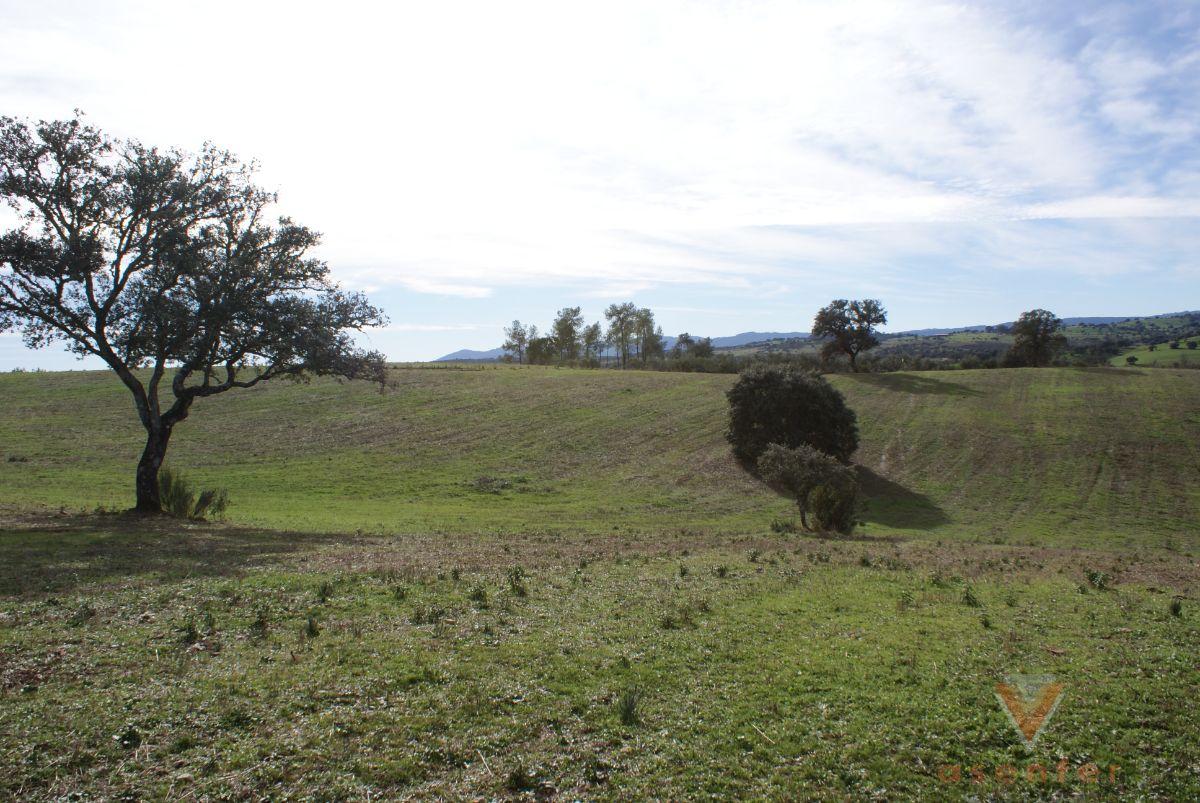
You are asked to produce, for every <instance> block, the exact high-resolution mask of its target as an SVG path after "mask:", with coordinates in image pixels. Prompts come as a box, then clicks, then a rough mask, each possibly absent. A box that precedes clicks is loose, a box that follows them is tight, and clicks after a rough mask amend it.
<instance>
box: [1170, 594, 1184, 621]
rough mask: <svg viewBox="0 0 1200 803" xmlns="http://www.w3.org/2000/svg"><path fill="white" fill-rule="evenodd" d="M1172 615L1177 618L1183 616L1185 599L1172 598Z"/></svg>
mask: <svg viewBox="0 0 1200 803" xmlns="http://www.w3.org/2000/svg"><path fill="white" fill-rule="evenodd" d="M1171 615H1172V616H1174V617H1175V618H1176V619H1181V618H1183V600H1181V599H1178V598H1176V599H1173V600H1171Z"/></svg>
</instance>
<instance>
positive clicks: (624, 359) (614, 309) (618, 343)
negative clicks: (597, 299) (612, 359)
mask: <svg viewBox="0 0 1200 803" xmlns="http://www.w3.org/2000/svg"><path fill="white" fill-rule="evenodd" d="M637 311H638V309H637V307H636V306H635V305H634V304H633V302H631V301H626V302H625V303H624V304H610V305H609V306H608V309H606V310H605V311H604V317H605V318H606V319H607V320H608V334H607V338H608V342H609V343H611V344H612V346H613V348H615V349H616V350H617V358H618V360H619V361H620V363H621V367H622V368H625V367H626V366H627V365H628V364H629V351H630V347H631V345H632V343H633V338H634V334H635V330H636V319H637Z"/></svg>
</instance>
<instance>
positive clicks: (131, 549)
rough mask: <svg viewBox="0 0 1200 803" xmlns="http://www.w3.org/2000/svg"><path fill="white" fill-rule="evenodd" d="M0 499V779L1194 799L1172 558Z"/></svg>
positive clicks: (490, 792)
mask: <svg viewBox="0 0 1200 803" xmlns="http://www.w3.org/2000/svg"><path fill="white" fill-rule="evenodd" d="M5 525H6V526H5V532H3V533H2V534H0V567H2V568H0V600H3V614H2V617H3V618H2V619H0V667H2V672H0V683H2V691H0V731H2V732H3V733H4V734H5V737H4V740H3V741H2V742H0V797H2V798H6V799H43V798H63V797H66V796H68V795H72V794H75V795H79V796H81V797H82V798H86V799H91V798H117V797H120V796H130V797H141V798H144V799H160V798H178V799H182V798H185V797H186V798H189V799H190V798H193V797H194V798H197V799H205V798H238V799H262V798H272V799H283V798H288V799H310V798H319V799H323V800H339V799H355V800H364V799H370V798H375V799H380V798H403V797H415V798H421V799H429V798H439V799H447V798H450V799H463V798H470V797H476V796H478V797H490V798H496V797H505V796H529V797H534V796H536V797H539V798H542V799H548V798H556V799H563V800H574V799H620V800H628V799H644V798H657V799H684V798H687V799H696V798H723V799H730V798H774V799H785V798H786V799H796V798H806V799H811V798H820V799H859V800H861V799H876V800H895V799H911V798H924V799H928V798H934V799H939V798H944V799H957V798H961V797H964V796H967V795H976V796H993V795H1004V796H1014V795H1015V796H1018V797H1023V798H1030V797H1038V798H1040V797H1047V798H1049V797H1062V796H1073V795H1077V794H1081V793H1083V794H1087V795H1089V796H1093V797H1100V798H1108V799H1116V798H1128V797H1142V798H1161V799H1176V800H1185V799H1195V798H1196V796H1197V794H1200V783H1198V781H1197V775H1196V767H1197V765H1198V764H1200V703H1198V701H1200V694H1198V692H1200V688H1197V687H1198V685H1200V683H1198V681H1200V648H1198V645H1200V629H1198V628H1197V626H1196V618H1195V617H1196V610H1197V609H1196V607H1195V604H1196V603H1195V602H1194V600H1195V598H1196V589H1197V585H1196V583H1197V579H1198V574H1200V568H1198V566H1197V562H1196V560H1195V558H1194V557H1192V556H1188V555H1183V554H1164V553H1125V554H1120V553H1113V552H1093V551H1085V550H1053V549H1045V548H1029V547H1011V546H981V545H974V544H957V545H942V546H938V545H937V544H935V543H932V542H919V541H914V542H909V543H884V542H858V543H855V542H821V541H816V540H813V539H798V538H795V537H790V538H788V537H779V536H776V537H761V536H759V537H742V538H723V539H719V538H711V539H705V538H702V537H700V536H697V535H694V534H693V535H686V536H672V535H664V536H663V537H662V538H661V539H659V540H657V541H655V542H653V543H651V542H648V541H645V540H627V539H624V538H622V537H620V536H613V535H607V536H580V537H578V538H575V539H570V540H565V541H564V540H561V539H555V538H552V537H549V536H542V535H529V536H510V537H506V538H487V537H479V538H474V539H467V540H455V539H451V538H447V537H442V536H395V537H369V536H349V537H344V538H335V537H329V536H318V535H299V534H286V533H271V532H252V531H240V530H237V529H233V528H221V527H211V526H207V525H196V526H189V527H178V526H170V525H167V524H164V525H159V526H153V525H138V524H135V523H132V522H129V521H125V520H123V519H122V518H120V517H116V516H92V517H79V518H76V517H61V518H55V519H49V520H47V519H41V518H25V519H15V520H14V519H10V520H8V521H6V522H5ZM1089 572H1090V573H1091V574H1089ZM1175 599H1183V602H1182V604H1181V608H1180V609H1179V613H1180V614H1181V615H1180V616H1176V615H1174V614H1173V613H1172V610H1171V602H1172V600H1175ZM1009 673H1034V674H1043V673H1050V674H1053V675H1054V676H1055V677H1056V678H1057V679H1059V681H1060V682H1062V683H1064V685H1065V686H1066V694H1065V697H1064V700H1063V702H1062V704H1061V705H1060V707H1059V709H1058V711H1057V713H1056V714H1055V716H1054V718H1053V719H1052V721H1051V723H1050V724H1049V726H1048V727H1047V728H1046V730H1045V732H1044V733H1043V736H1042V738H1041V740H1040V741H1039V742H1038V744H1037V747H1036V748H1035V749H1034V750H1033V751H1032V752H1029V751H1027V750H1026V749H1025V748H1024V747H1023V746H1022V745H1021V744H1020V742H1019V741H1018V738H1017V736H1016V733H1015V731H1014V730H1013V728H1012V727H1011V726H1010V725H1009V723H1008V721H1007V720H1006V719H1005V716H1004V715H1003V713H1002V712H1001V709H1000V707H999V705H998V703H997V701H996V699H995V697H994V694H993V689H994V685H995V683H996V681H997V679H999V678H1001V677H1003V676H1004V675H1006V674H1009ZM1031 765H1033V766H1034V769H1033V770H1032V771H1031V770H1030V769H1029V767H1030V766H1031ZM1092 765H1094V768H1095V769H1096V772H1097V773H1098V775H1093V774H1091V773H1092V769H1093V767H1092ZM1037 766H1041V767H1046V768H1049V777H1048V778H1046V779H1043V778H1042V777H1041V775H1040V773H1039V772H1038V770H1037V769H1036V767H1037ZM1060 766H1061V767H1063V768H1064V769H1063V773H1064V774H1063V775H1062V776H1061V777H1060V776H1059V775H1058V774H1057V773H1056V770H1055V768H1056V767H1060ZM954 767H958V768H959V770H958V772H959V777H960V779H959V780H957V781H956V780H953V778H954V769H953V768H954ZM1010 768H1011V771H1010ZM1081 768H1082V771H1083V775H1080V772H1081ZM1030 772H1032V775H1030V774H1029V773H1030ZM975 773H977V774H978V780H976V777H977V776H976V774H975ZM1012 773H1016V775H1017V777H1016V778H1015V779H1014V778H1013V777H1012Z"/></svg>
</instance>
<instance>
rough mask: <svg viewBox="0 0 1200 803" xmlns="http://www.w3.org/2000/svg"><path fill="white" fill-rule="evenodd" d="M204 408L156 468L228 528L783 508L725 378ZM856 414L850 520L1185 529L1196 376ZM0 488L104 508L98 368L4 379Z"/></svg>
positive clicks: (116, 464) (272, 391)
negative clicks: (737, 418) (730, 414)
mask: <svg viewBox="0 0 1200 803" xmlns="http://www.w3.org/2000/svg"><path fill="white" fill-rule="evenodd" d="M393 378H394V381H395V386H394V387H393V388H391V389H389V390H387V391H386V392H385V393H383V394H380V393H379V391H378V390H377V389H375V388H372V387H371V386H368V385H365V384H344V385H343V384H337V383H334V382H323V381H317V382H313V383H311V384H307V385H303V384H301V385H279V384H277V385H274V386H264V387H261V388H257V389H254V390H251V391H246V392H241V393H233V394H229V395H227V396H224V397H220V398H218V399H213V400H209V401H203V402H201V403H199V404H198V405H197V406H196V408H195V409H194V412H193V415H192V417H191V418H190V419H189V420H188V421H187V422H185V423H184V424H183V425H182V426H181V427H180V428H179V429H178V430H177V432H176V435H175V438H174V440H173V442H172V447H171V453H170V455H169V462H170V463H172V464H174V465H175V466H177V467H182V468H184V469H186V470H187V471H189V472H191V473H192V474H193V475H194V476H195V477H196V478H197V479H198V480H201V481H202V482H204V483H213V484H221V485H226V486H228V487H229V489H230V491H231V494H232V497H233V507H232V509H231V512H230V515H231V518H232V520H233V521H235V522H240V523H245V524H256V525H265V526H270V527H284V528H293V529H299V530H310V531H342V532H347V531H354V530H359V529H362V530H364V531H367V532H417V531H420V532H429V531H440V532H446V533H505V532H517V531H520V532H530V531H542V532H546V533H548V534H554V533H558V532H562V533H570V532H591V533H597V532H610V533H611V532H613V531H620V532H622V533H627V534H629V535H630V536H631V537H632V536H634V535H636V534H637V533H649V532H663V531H679V530H685V529H692V530H697V531H706V532H730V533H733V532H762V531H765V530H766V529H767V528H768V527H769V525H770V524H771V522H772V521H774V520H776V519H781V518H786V517H789V516H790V515H791V513H790V508H789V506H788V505H787V504H786V502H785V501H784V500H783V499H781V498H779V497H777V496H775V495H773V494H771V493H770V492H768V491H766V490H764V489H763V488H762V487H761V486H760V485H759V484H758V483H757V482H755V481H754V480H752V479H751V478H749V477H748V476H747V475H746V474H745V473H744V472H743V471H742V470H741V469H740V468H739V467H738V466H737V465H736V464H735V463H734V462H733V461H732V459H731V458H730V456H729V450H728V447H727V445H726V443H725V441H724V439H723V436H722V430H723V426H724V413H725V401H724V390H725V389H726V388H727V387H728V386H729V384H730V382H732V381H733V377H730V376H713V375H697V374H676V373H652V372H634V371H630V372H624V373H621V372H616V371H580V370H556V369H540V368H512V367H502V366H491V367H486V368H484V367H476V368H473V369H470V370H458V369H453V368H436V369H434V368H402V369H401V368H398V369H395V370H394V371H393ZM832 381H833V382H834V383H835V384H836V385H837V386H838V387H839V388H841V389H842V390H843V391H844V392H845V393H846V395H847V397H848V399H849V402H850V404H851V405H852V406H853V407H854V408H855V409H856V410H857V411H858V414H859V417H860V422H861V427H862V433H863V444H862V448H861V449H860V453H859V455H858V460H859V462H860V463H861V464H862V465H863V466H864V471H865V473H864V480H865V484H866V486H867V489H868V491H869V493H870V495H871V497H872V498H871V501H870V503H869V506H868V510H867V514H866V520H867V525H866V527H865V529H864V533H865V534H867V535H878V536H883V535H895V534H903V535H924V536H929V537H935V538H939V539H941V538H950V539H985V540H989V541H992V540H994V541H1007V542H1036V543H1063V544H1073V543H1085V544H1114V545H1115V544H1130V543H1150V544H1158V545H1161V544H1163V543H1167V542H1181V541H1182V542H1195V541H1196V539H1197V530H1198V528H1197V527H1196V524H1197V522H1198V521H1200V481H1198V480H1200V446H1198V444H1200V414H1197V412H1196V408H1195V399H1196V398H1198V397H1200V372H1195V371H1180V370H1143V369H1094V370H1083V369H1045V370H1027V369H1025V370H1022V369H1016V370H991V371H959V372H954V373H952V374H946V373H928V374H921V373H897V374H874V375H839V376H835V377H833V378H832ZM0 401H2V404H0V444H3V446H2V447H0V449H2V452H3V454H2V456H0V487H3V488H4V494H3V500H2V502H3V503H7V504H8V505H17V506H24V505H36V506H46V507H53V508H57V507H58V506H66V507H68V508H74V509H92V508H95V507H96V506H105V507H108V508H122V507H126V506H128V505H129V504H130V503H131V498H130V496H131V493H130V487H129V486H130V485H131V479H132V470H133V465H134V463H135V460H136V456H137V454H138V452H139V449H140V445H141V436H140V430H139V428H138V425H137V424H136V422H135V419H134V416H133V410H132V405H131V404H130V402H129V400H128V398H127V396H126V394H125V391H124V390H123V388H121V387H120V386H119V384H118V383H117V381H116V380H115V379H114V378H113V377H111V376H109V375H107V374H104V373H85V372H67V373H31V374H6V375H3V376H0Z"/></svg>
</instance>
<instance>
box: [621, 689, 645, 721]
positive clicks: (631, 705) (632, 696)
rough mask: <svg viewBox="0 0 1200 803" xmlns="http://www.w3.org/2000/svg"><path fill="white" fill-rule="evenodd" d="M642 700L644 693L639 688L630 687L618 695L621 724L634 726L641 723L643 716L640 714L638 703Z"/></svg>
mask: <svg viewBox="0 0 1200 803" xmlns="http://www.w3.org/2000/svg"><path fill="white" fill-rule="evenodd" d="M641 700H642V693H641V692H640V691H638V690H637V689H628V690H626V691H624V692H622V693H621V694H620V696H618V697H617V716H618V717H620V720H621V724H622V725H624V726H626V727H629V728H632V727H634V726H636V725H639V724H641V721H642V719H641V716H640V715H639V714H638V703H640V702H641Z"/></svg>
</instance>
